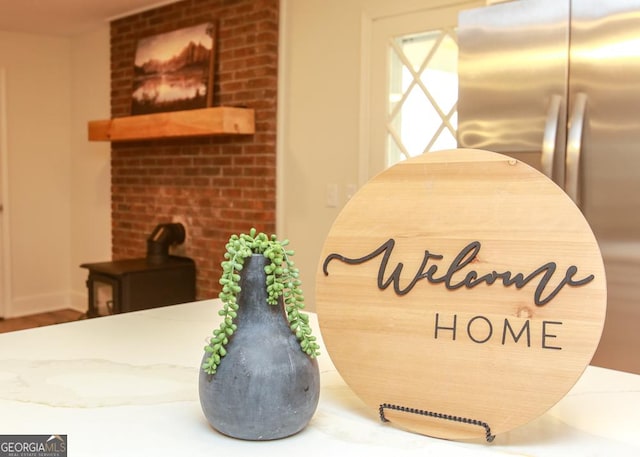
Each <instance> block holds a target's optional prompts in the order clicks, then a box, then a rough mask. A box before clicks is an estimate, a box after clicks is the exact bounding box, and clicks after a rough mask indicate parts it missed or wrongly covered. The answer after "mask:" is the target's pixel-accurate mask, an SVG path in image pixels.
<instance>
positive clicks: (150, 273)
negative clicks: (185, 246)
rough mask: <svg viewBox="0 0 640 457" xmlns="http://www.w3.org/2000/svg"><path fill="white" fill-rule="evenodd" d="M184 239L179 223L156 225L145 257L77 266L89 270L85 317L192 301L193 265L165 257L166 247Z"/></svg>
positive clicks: (193, 291)
mask: <svg viewBox="0 0 640 457" xmlns="http://www.w3.org/2000/svg"><path fill="white" fill-rule="evenodd" d="M184 239H185V230H184V226H183V225H182V224H178V223H168V224H160V225H158V226H157V227H156V228H155V229H154V230H153V232H152V233H151V235H150V236H149V238H148V239H147V256H146V257H144V258H139V259H125V260H115V261H112V262H100V263H83V264H82V265H80V267H82V268H87V269H88V270H89V277H88V279H87V289H88V295H89V309H88V311H87V317H98V316H105V315H108V314H117V313H126V312H129V311H138V310H142V309H149V308H157V307H160V306H166V305H175V304H177V303H185V302H189V301H194V300H195V299H196V266H195V262H194V261H193V260H192V259H190V258H188V257H179V256H174V255H169V247H170V246H172V245H176V244H181V243H183V242H184Z"/></svg>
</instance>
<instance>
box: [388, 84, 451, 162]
mask: <svg viewBox="0 0 640 457" xmlns="http://www.w3.org/2000/svg"><path fill="white" fill-rule="evenodd" d="M395 118H396V120H399V121H400V124H399V125H400V128H399V129H398V130H397V132H398V134H399V136H400V138H401V140H402V144H403V146H404V148H405V149H406V150H407V152H408V153H409V156H411V157H413V156H416V155H419V154H422V153H423V152H424V151H425V148H426V147H427V145H428V144H429V142H430V141H431V139H432V138H433V136H434V135H435V133H436V130H437V129H438V127H440V125H441V124H442V118H441V117H440V115H439V114H438V113H437V112H436V110H435V109H434V107H433V105H432V104H431V103H430V102H429V100H428V99H427V96H426V95H425V93H424V91H423V90H422V89H421V88H420V87H419V86H417V85H414V86H413V87H412V88H411V90H410V91H409V94H408V95H407V98H406V99H405V100H404V103H403V104H402V107H401V109H400V111H399V112H398V113H397V114H396V116H395ZM396 125H397V124H396ZM396 128H397V127H396ZM407 132H410V134H407Z"/></svg>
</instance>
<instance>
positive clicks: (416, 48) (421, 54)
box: [396, 30, 441, 73]
mask: <svg viewBox="0 0 640 457" xmlns="http://www.w3.org/2000/svg"><path fill="white" fill-rule="evenodd" d="M440 34H441V33H440V31H439V30H435V31H432V32H426V33H417V34H413V35H404V36H402V37H400V38H397V39H396V43H398V45H399V46H400V48H402V52H403V54H404V55H405V56H406V58H407V61H408V62H409V64H410V65H411V68H413V70H414V71H415V72H416V73H419V71H420V69H421V68H422V66H423V65H424V63H425V61H426V60H427V58H428V57H429V53H430V52H431V50H432V49H433V47H434V46H435V45H436V44H437V43H438V40H439V39H440V38H439V37H440Z"/></svg>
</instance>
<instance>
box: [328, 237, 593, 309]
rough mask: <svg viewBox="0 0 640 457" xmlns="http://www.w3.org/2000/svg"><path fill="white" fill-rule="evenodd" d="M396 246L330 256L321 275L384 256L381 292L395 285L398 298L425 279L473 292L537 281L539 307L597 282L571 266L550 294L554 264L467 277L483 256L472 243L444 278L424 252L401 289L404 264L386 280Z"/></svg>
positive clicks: (432, 256) (438, 257)
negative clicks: (336, 265)
mask: <svg viewBox="0 0 640 457" xmlns="http://www.w3.org/2000/svg"><path fill="white" fill-rule="evenodd" d="M394 246H395V240H394V239H393V238H390V239H389V240H388V241H386V242H384V243H383V244H382V245H381V246H380V247H379V248H377V249H376V250H374V251H373V252H371V253H370V254H367V255H365V256H364V257H359V258H355V259H352V258H348V257H345V256H343V255H341V254H337V253H333V254H329V255H328V256H327V257H326V258H325V260H324V263H323V265H322V271H323V272H324V274H325V276H328V275H329V270H328V267H329V263H330V262H331V261H332V260H339V261H341V262H344V263H346V264H349V265H358V264H361V263H365V262H368V261H370V260H372V259H375V258H376V257H378V256H379V255H381V254H382V260H381V261H380V268H379V269H378V288H379V289H381V290H384V289H386V288H387V287H389V286H390V285H391V284H393V290H394V291H395V293H396V294H397V295H405V294H408V293H409V292H410V291H411V290H412V289H413V287H414V286H415V285H416V284H417V283H418V281H420V280H422V279H426V280H427V281H428V282H429V283H431V284H444V285H445V287H446V288H447V289H449V290H456V289H459V288H461V287H465V288H467V289H471V288H473V287H476V286H477V285H478V284H482V283H486V284H488V285H492V284H493V283H495V282H496V281H498V282H500V281H501V282H502V284H503V285H504V286H505V287H509V286H513V285H515V287H516V288H518V289H520V288H522V287H524V286H526V285H527V284H528V283H530V282H531V281H533V280H534V279H537V280H538V284H537V286H536V289H535V293H534V296H533V300H534V303H535V304H536V305H537V306H543V305H546V304H547V303H549V302H550V301H551V300H553V299H554V298H555V296H556V295H558V293H559V292H560V291H561V290H562V288H563V287H564V286H571V287H576V286H582V285H584V284H587V283H589V282H591V281H592V280H593V278H594V276H593V275H588V276H585V277H584V278H582V279H574V277H575V275H576V273H577V272H578V267H576V266H575V265H571V266H570V267H569V268H567V271H566V272H565V274H564V277H563V278H562V279H561V280H560V281H559V282H558V284H557V285H556V286H555V287H553V289H552V290H551V291H547V290H546V289H547V286H548V285H549V282H550V281H551V279H552V277H553V276H554V274H555V273H556V269H557V265H556V263H555V262H548V263H545V264H544V265H542V266H540V267H538V268H536V269H535V270H534V271H532V272H531V273H529V274H527V275H526V276H525V274H524V273H516V274H513V273H512V272H510V271H505V272H502V273H498V272H497V271H492V272H490V273H486V274H483V275H480V274H479V273H478V272H477V271H475V270H471V271H468V272H467V273H466V274H464V272H463V271H462V270H464V269H465V267H467V265H469V264H470V263H472V262H474V261H475V260H476V259H477V256H478V253H479V252H480V242H479V241H472V242H471V243H469V244H467V245H466V246H465V247H464V248H462V250H461V251H460V253H459V254H458V255H457V256H456V257H455V259H453V261H452V262H451V263H450V264H449V267H448V268H447V271H446V273H444V274H443V275H442V276H438V275H437V274H438V267H439V265H437V264H435V263H431V264H430V263H429V261H432V262H433V261H435V260H442V259H443V256H442V255H439V254H432V253H431V252H429V251H426V250H425V251H424V257H423V259H422V264H421V265H420V267H419V268H418V271H417V272H416V274H415V275H414V277H413V279H411V281H410V282H409V284H408V285H407V286H406V287H404V288H402V287H401V286H400V278H401V275H402V269H403V267H404V265H403V263H402V262H398V264H397V265H396V267H395V268H394V269H393V271H392V272H391V274H390V275H389V276H388V277H386V278H385V276H386V271H387V264H388V262H389V257H390V256H391V253H392V251H393V247H394ZM545 294H546V295H545Z"/></svg>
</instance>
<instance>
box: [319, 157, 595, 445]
mask: <svg viewBox="0 0 640 457" xmlns="http://www.w3.org/2000/svg"><path fill="white" fill-rule="evenodd" d="M316 280H317V285H316V294H317V296H316V306H317V312H318V319H319V323H320V329H321V331H322V336H323V339H324V342H325V344H326V347H327V350H328V352H329V355H330V356H331V359H332V361H333V362H334V364H335V366H336V368H337V369H338V371H339V372H340V374H341V375H342V377H343V378H344V380H345V381H346V382H347V384H348V385H349V386H350V387H351V388H352V389H353V391H354V392H355V393H356V394H357V395H358V396H360V397H361V399H362V400H363V401H364V402H365V403H366V404H368V405H369V406H370V407H371V408H372V412H375V413H379V414H380V417H381V419H383V420H385V421H389V422H390V423H391V424H395V425H397V426H399V427H401V428H404V429H408V430H411V431H415V432H418V433H422V434H426V435H430V436H436V437H441V438H448V439H473V438H478V437H486V438H487V439H492V437H493V435H495V434H498V433H501V432H505V431H508V430H511V429H513V428H515V427H517V426H520V425H523V424H525V423H527V422H529V421H530V420H532V419H534V418H536V417H538V416H540V415H541V414H543V413H544V412H545V411H546V410H547V409H549V408H550V407H551V406H553V405H554V404H555V403H556V402H557V401H558V400H560V399H561V398H562V397H563V396H564V395H565V394H566V393H567V391H569V389H570V388H571V387H572V386H573V385H574V383H575V382H576V381H577V380H578V378H579V377H580V376H581V374H582V372H583V371H584V369H585V368H586V366H587V365H588V364H589V362H590V361H591V358H592V356H593V354H594V352H595V350H596V347H597V345H598V342H599V340H600V335H601V332H602V327H603V324H604V318H605V311H606V284H605V273H604V266H603V263H602V257H601V254H600V250H599V248H598V245H597V243H596V240H595V238H594V236H593V233H592V232H591V229H590V227H589V225H588V224H587V222H586V221H585V219H584V217H583V215H582V214H581V212H580V210H579V209H578V208H577V207H576V206H575V205H574V204H573V202H572V201H571V200H570V199H569V197H568V196H567V195H566V194H565V193H564V192H563V191H562V190H561V189H560V188H559V187H557V186H556V185H555V184H554V183H553V182H551V181H550V180H549V179H547V178H546V177H545V176H544V175H542V174H541V173H539V172H538V171H536V170H535V169H533V168H531V167H529V166H528V165H526V164H523V163H521V162H519V161H517V160H515V159H512V158H510V157H506V156H503V155H500V154H495V153H492V152H488V151H479V150H468V149H458V150H451V151H442V152H435V153H428V154H424V155H423V156H420V157H417V158H414V159H410V160H407V161H404V162H401V163H399V164H397V165H395V166H393V167H391V168H389V169H388V170H386V171H384V172H382V173H381V174H379V175H378V176H376V177H375V178H373V179H372V180H371V181H369V182H368V183H367V184H366V185H365V186H363V187H362V189H361V190H360V191H359V192H358V193H357V194H356V195H355V196H354V197H353V198H352V199H351V201H349V203H348V204H347V205H346V206H345V208H344V209H343V211H342V212H341V213H340V215H339V216H338V218H337V219H336V221H335V223H334V224H333V227H332V228H331V231H330V233H329V235H328V237H327V239H326V242H325V245H324V248H323V252H322V255H321V260H320V265H319V269H318V273H317V277H316Z"/></svg>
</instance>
